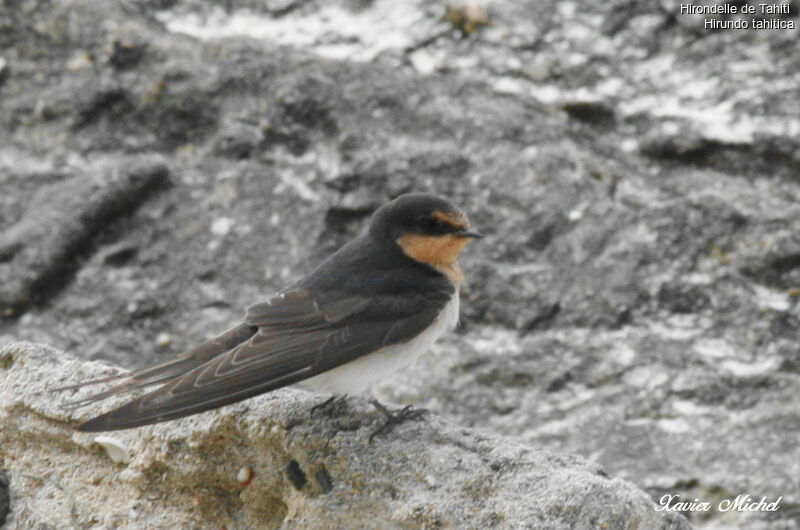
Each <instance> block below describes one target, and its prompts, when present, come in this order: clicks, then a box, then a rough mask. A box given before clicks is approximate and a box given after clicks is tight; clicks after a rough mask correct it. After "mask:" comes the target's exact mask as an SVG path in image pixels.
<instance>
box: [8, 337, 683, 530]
mask: <svg viewBox="0 0 800 530" xmlns="http://www.w3.org/2000/svg"><path fill="white" fill-rule="evenodd" d="M111 371H112V369H110V368H109V367H108V366H105V365H102V364H100V363H96V362H81V361H79V360H78V359H75V358H73V357H71V356H69V355H67V354H64V353H62V352H59V351H57V350H54V349H52V348H49V347H46V346H43V345H36V344H30V343H17V344H12V345H9V346H6V347H5V348H3V349H2V350H0V462H2V465H3V467H4V468H5V469H6V472H7V474H8V477H9V479H10V492H11V508H12V510H11V514H10V517H9V519H8V526H9V527H10V528H26V529H27V528H48V527H49V528H89V527H97V528H296V527H304V528H308V527H317V528H318V527H326V528H490V527H501V528H530V527H531V526H538V527H546V528H590V527H591V528H596V527H599V528H641V529H664V530H666V529H671V530H678V529H681V528H689V525H688V523H687V522H686V521H685V519H683V518H682V517H680V516H679V515H676V514H670V513H666V514H665V513H660V512H657V511H656V510H655V509H654V508H655V505H654V504H653V502H652V501H651V500H650V498H649V497H648V495H647V494H646V493H644V492H643V491H641V490H640V489H638V488H637V487H636V486H634V485H633V484H631V483H630V482H626V481H623V480H620V479H616V478H610V477H608V476H607V475H606V474H605V473H604V472H603V471H602V469H601V468H600V467H599V466H598V465H596V464H591V463H589V462H587V461H585V460H583V459H581V458H578V457H574V456H569V455H559V454H553V453H548V452H545V451H540V450H537V449H535V448H534V447H532V446H528V445H525V444H522V443H519V442H518V441H517V440H516V439H513V438H503V437H499V436H496V435H491V434H486V433H482V432H480V431H476V430H471V429H465V428H464V427H461V426H459V425H456V424H453V423H451V422H448V421H446V420H444V419H441V418H439V417H437V416H432V415H429V416H428V418H427V419H424V420H416V421H411V422H408V423H405V424H402V425H399V426H397V427H395V429H394V430H393V431H392V432H391V433H388V434H386V435H381V436H379V437H376V438H375V439H374V440H372V442H370V441H369V438H370V436H369V435H370V432H372V431H374V429H375V428H377V427H379V426H380V424H381V422H382V415H381V414H380V413H377V412H375V410H374V409H372V408H371V406H370V405H368V404H367V403H366V402H365V401H362V400H355V399H352V398H351V399H349V400H347V401H337V402H334V404H332V405H331V406H329V407H323V408H319V409H317V410H316V411H314V413H313V414H310V413H309V410H310V409H311V408H312V407H313V406H314V405H318V404H319V403H320V401H321V399H320V397H319V396H315V395H313V394H309V393H306V392H302V391H294V390H283V391H279V392H277V393H274V394H271V395H268V396H264V397H261V398H257V399H254V400H251V401H248V402H247V403H246V404H240V405H236V406H232V407H225V408H223V409H220V410H219V411H215V412H212V413H208V414H202V415H198V416H195V417H192V418H190V419H184V420H180V421H177V422H170V423H167V424H161V425H157V426H153V427H146V428H142V429H136V430H129V431H123V432H119V433H113V434H114V438H116V439H117V443H118V444H120V445H123V446H126V448H127V450H128V451H129V452H130V454H131V455H132V458H131V461H130V462H129V463H127V464H126V463H116V462H113V461H112V460H111V459H110V458H109V457H108V456H107V455H106V454H105V453H104V452H103V450H102V449H101V447H100V446H99V445H98V444H97V443H94V442H93V440H94V439H95V437H94V436H92V435H88V434H84V433H77V432H74V431H71V430H70V428H69V425H70V424H72V423H74V422H75V421H76V420H78V419H81V418H85V417H86V416H87V412H86V411H82V412H79V413H76V412H74V411H71V412H67V411H66V410H65V408H64V404H65V403H66V399H64V397H63V396H62V397H56V398H54V397H53V394H51V393H49V392H47V390H46V389H47V387H48V386H52V384H53V383H55V384H64V383H74V382H76V381H80V380H85V379H90V378H96V377H101V376H104V375H107V374H108V373H109V372H111ZM82 392H83V391H82ZM245 468H247V469H249V470H250V473H252V475H251V476H247V475H246V474H245V475H240V473H241V472H240V470H242V469H245Z"/></svg>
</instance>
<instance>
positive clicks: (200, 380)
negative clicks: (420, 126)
mask: <svg viewBox="0 0 800 530" xmlns="http://www.w3.org/2000/svg"><path fill="white" fill-rule="evenodd" d="M479 237H482V236H481V234H479V233H478V232H475V231H473V230H471V229H470V225H469V221H468V219H467V216H466V215H465V214H464V213H463V212H462V211H461V210H460V209H459V208H457V207H456V206H455V205H454V204H452V203H451V202H450V201H448V200H446V199H444V198H441V197H437V196H435V195H428V194H418V193H414V194H406V195H401V196H399V197H398V198H396V199H395V200H393V201H391V202H389V203H388V204H385V205H384V206H382V207H381V208H379V209H378V210H377V211H376V212H375V214H374V215H373V217H372V220H371V222H370V225H369V228H368V229H367V230H366V231H365V232H364V233H363V234H362V235H361V236H359V237H358V238H356V239H354V240H353V241H351V242H350V243H348V244H346V245H345V246H343V247H342V248H341V249H339V250H338V251H337V252H336V253H334V254H333V255H332V256H330V257H329V258H328V259H327V260H325V261H324V262H323V263H322V264H321V265H319V267H317V268H316V269H315V270H314V271H313V272H311V273H310V274H309V275H308V276H306V277H304V278H302V279H300V280H298V281H297V282H295V283H294V284H293V285H291V286H289V287H287V288H286V289H284V290H283V291H281V292H279V293H278V294H277V295H275V296H274V297H272V298H270V299H269V300H267V301H265V302H262V303H259V304H256V305H254V306H252V307H250V308H249V309H248V310H247V313H246V316H245V318H244V321H243V322H242V323H241V324H239V325H237V326H235V327H233V328H231V329H229V330H228V331H225V332H224V333H222V334H220V335H218V336H217V337H214V338H213V339H210V340H208V341H206V342H203V343H202V344H200V345H199V346H197V347H196V348H194V349H191V350H189V351H187V352H185V353H183V354H181V355H178V356H177V357H175V358H173V359H171V360H169V361H166V362H163V363H160V364H157V365H154V366H150V367H145V368H141V369H138V370H133V371H131V372H127V373H124V374H121V375H118V376H113V377H108V378H104V379H97V380H93V381H88V382H84V383H81V384H78V385H72V386H68V387H62V388H59V389H55V390H74V389H77V388H80V387H83V386H86V385H91V384H97V383H104V382H109V381H113V380H120V379H125V381H123V382H121V383H119V384H117V385H116V386H114V387H112V388H111V389H109V390H107V391H105V392H100V393H98V394H95V395H93V396H91V397H89V398H86V399H83V400H81V401H78V402H76V403H75V405H78V406H83V405H87V404H89V403H94V402H97V401H100V400H102V399H105V398H107V397H109V396H113V395H116V394H119V393H122V392H127V391H130V390H135V389H141V388H145V387H149V386H152V385H161V386H160V387H159V388H157V389H155V390H153V391H151V392H149V393H147V394H144V395H142V396H140V397H137V398H135V399H132V400H131V401H130V402H128V403H127V404H125V405H123V406H121V407H119V408H117V409H114V410H112V411H110V412H106V413H105V414H101V415H100V416H97V417H95V418H92V419H90V420H88V421H86V422H85V423H82V424H80V425H78V426H77V427H76V428H77V429H78V430H80V431H87V432H97V431H111V430H117V429H128V428H131V427H138V426H142V425H149V424H153V423H158V422H162V421H167V420H173V419H177V418H182V417H184V416H189V415H192V414H197V413H199V412H203V411H207V410H211V409H215V408H218V407H221V406H223V405H228V404H231V403H235V402H237V401H241V400H244V399H247V398H250V397H253V396H256V395H259V394H263V393H265V392H270V391H272V390H276V389H278V388H281V387H284V386H288V385H295V386H299V387H301V388H304V389H307V390H312V391H316V392H325V393H333V394H334V395H337V394H339V395H357V394H361V393H363V392H365V391H366V390H368V389H369V388H370V387H371V385H372V384H373V383H375V382H376V381H379V380H380V379H382V378H384V377H385V376H387V375H390V374H391V373H393V372H395V371H397V370H398V369H399V368H401V367H403V366H405V365H407V364H409V363H411V362H412V361H414V360H415V359H416V358H417V357H418V356H419V355H421V354H422V353H424V352H425V351H426V350H427V349H428V348H429V347H430V346H431V344H433V343H434V341H435V340H436V339H437V338H438V337H439V336H440V335H441V334H442V333H443V332H444V331H445V330H446V329H448V328H452V327H454V326H455V325H456V324H457V322H458V306H459V298H458V297H459V289H460V286H461V283H462V280H463V274H462V272H461V268H460V267H459V265H458V262H457V258H458V255H459V253H460V252H461V250H462V249H463V248H464V246H465V245H466V244H467V242H468V241H469V240H470V238H479ZM381 408H382V407H381ZM382 410H384V412H385V409H382Z"/></svg>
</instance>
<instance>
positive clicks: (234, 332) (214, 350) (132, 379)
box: [49, 324, 257, 408]
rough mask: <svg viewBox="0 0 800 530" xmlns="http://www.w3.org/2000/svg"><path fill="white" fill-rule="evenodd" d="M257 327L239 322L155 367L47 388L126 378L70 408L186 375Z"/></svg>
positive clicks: (236, 343) (57, 389)
mask: <svg viewBox="0 0 800 530" xmlns="http://www.w3.org/2000/svg"><path fill="white" fill-rule="evenodd" d="M256 330H257V328H254V327H253V326H249V325H247V324H241V325H239V326H236V327H235V328H231V329H229V330H228V331H225V332H223V333H222V334H220V335H218V336H216V337H214V338H213V339H210V340H207V341H205V342H203V343H202V344H200V345H199V346H197V347H195V348H193V349H191V350H189V351H187V352H184V353H182V354H180V355H178V356H177V357H175V358H173V359H170V360H168V361H165V362H162V363H159V364H156V365H154V366H148V367H145V368H140V369H138V370H133V371H131V372H125V373H122V374H117V375H112V376H110V377H102V378H99V379H92V380H91V381H86V382H84V383H78V384H75V385H68V386H63V387H59V388H53V389H49V390H50V391H52V392H60V391H64V390H77V389H79V388H83V387H85V386H91V385H96V384H100V383H107V382H110V381H116V380H119V379H124V378H129V379H128V381H125V382H123V383H121V384H119V385H116V386H113V387H111V388H109V389H108V390H105V391H103V392H99V393H97V394H93V395H91V396H89V397H87V398H84V399H81V400H78V401H74V402H72V403H69V404H68V405H67V407H69V408H79V407H83V406H86V405H89V404H91V403H95V402H97V401H101V400H103V399H105V398H107V397H111V396H114V395H117V394H122V393H125V392H131V391H133V390H138V389H141V388H146V387H148V386H152V385H157V384H161V383H166V382H169V381H171V380H172V379H174V378H176V377H178V376H181V375H183V374H185V373H186V372H189V371H191V370H193V369H194V368H196V367H198V366H201V365H203V364H205V363H206V362H208V361H209V360H211V359H213V358H214V357H216V356H217V355H220V354H222V353H224V352H226V351H228V350H230V349H232V348H234V347H236V346H237V345H239V344H240V343H242V342H244V341H246V340H247V339H249V338H250V337H252V336H253V334H254V333H255V331H256Z"/></svg>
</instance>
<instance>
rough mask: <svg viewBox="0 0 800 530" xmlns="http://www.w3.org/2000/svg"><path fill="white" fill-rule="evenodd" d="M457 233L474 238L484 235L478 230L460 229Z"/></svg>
mask: <svg viewBox="0 0 800 530" xmlns="http://www.w3.org/2000/svg"><path fill="white" fill-rule="evenodd" d="M456 235H457V236H461V237H471V238H473V239H480V238H482V237H483V234H481V233H480V232H478V231H476V230H459V231H458V232H456Z"/></svg>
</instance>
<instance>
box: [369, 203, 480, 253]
mask: <svg viewBox="0 0 800 530" xmlns="http://www.w3.org/2000/svg"><path fill="white" fill-rule="evenodd" d="M370 233H371V234H372V235H373V236H374V237H376V238H378V239H381V240H389V241H392V242H394V243H395V244H397V245H398V246H399V247H400V248H401V249H402V251H403V252H404V253H405V254H406V255H407V256H409V257H410V258H413V259H415V260H417V261H419V262H422V263H427V264H429V265H434V266H438V265H447V264H450V263H453V262H455V260H456V258H457V257H458V254H459V252H461V249H462V248H464V245H466V244H467V243H468V242H469V240H470V239H472V238H480V237H483V235H482V234H480V233H479V232H476V231H474V230H471V229H470V225H469V220H468V219H467V216H466V214H464V212H462V211H461V210H460V209H459V208H458V207H457V206H455V205H454V204H453V203H451V202H450V201H448V200H447V199H443V198H442V197H437V196H436V195H429V194H426V193H408V194H405V195H401V196H399V197H397V198H396V199H395V200H393V201H392V202H390V203H388V204H386V205H384V206H382V207H381V208H379V209H378V211H376V212H375V215H374V216H373V218H372V224H371V225H370Z"/></svg>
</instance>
